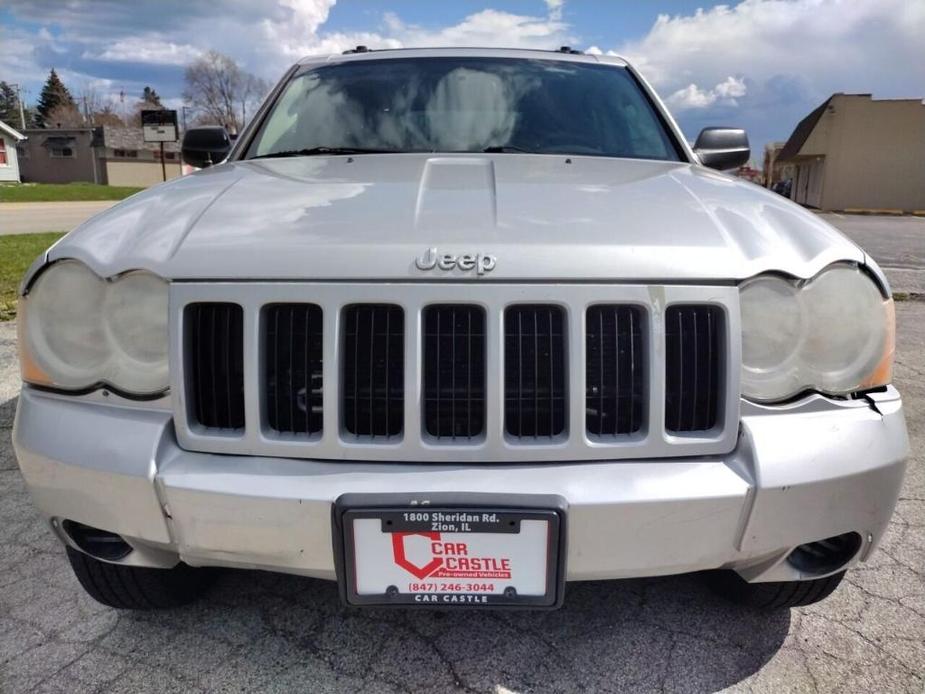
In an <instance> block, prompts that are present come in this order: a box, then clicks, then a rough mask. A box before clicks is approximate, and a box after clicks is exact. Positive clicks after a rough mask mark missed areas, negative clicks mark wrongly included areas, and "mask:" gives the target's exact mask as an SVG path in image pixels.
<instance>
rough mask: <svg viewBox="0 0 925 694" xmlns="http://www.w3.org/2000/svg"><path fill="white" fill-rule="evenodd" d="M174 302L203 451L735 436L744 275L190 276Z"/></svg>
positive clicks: (174, 364) (432, 453)
mask: <svg viewBox="0 0 925 694" xmlns="http://www.w3.org/2000/svg"><path fill="white" fill-rule="evenodd" d="M203 305H211V306H213V307H214V308H210V309H207V310H205V311H203V310H202V308H201V306H203ZM171 312H172V316H173V317H172V318H171V378H172V379H173V380H172V389H171V392H172V393H173V398H174V411H175V423H176V433H177V439H178V442H179V443H180V445H181V446H182V447H184V448H186V449H189V450H199V451H209V452H216V453H227V454H244V455H269V456H281V457H290V458H312V459H320V460H331V461H340V460H357V461H369V462H374V461H383V462H385V461H396V462H415V461H427V462H453V463H462V462H471V463H477V462H542V461H548V462H556V461H578V460H613V459H644V458H650V457H660V458H661V457H669V456H708V455H712V454H721V453H727V452H729V451H731V450H732V449H733V448H734V447H735V443H736V438H737V428H738V427H737V420H738V412H739V404H738V403H739V394H738V378H739V374H738V365H739V362H740V356H739V354H740V344H739V339H738V334H739V327H738V293H737V291H736V288H735V287H732V286H728V287H727V286H706V287H690V286H679V285H659V286H641V285H599V284H594V285H592V284H574V285H568V284H556V285H539V284H536V285H532V284H500V283H494V284H492V283H479V284H475V283H466V284H462V283H460V284H453V283H446V284H439V283H437V284H424V283H408V284H401V283H381V284H379V283H367V284H364V283H310V282H253V283H238V284H235V283H228V282H216V283H201V282H174V283H173V284H172V285H171ZM229 317H230V319H231V322H230V323H229V322H228V319H229ZM695 317H696V318H695ZM213 320H214V321H215V326H216V328H215V331H213V329H212V321H213ZM695 320H696V326H695V325H694V322H695ZM223 321H224V323H223ZM229 326H230V327H229ZM678 326H680V327H678ZM222 331H224V332H222ZM229 331H230V332H229ZM223 335H231V336H232V338H231V340H227V339H225V338H223ZM695 351H696V354H694V352H695ZM226 354H227V357H226ZM213 357H214V358H213ZM226 364H227V365H228V368H227V373H226V369H225V365H226ZM213 367H215V374H216V375H215V378H214V379H213V378H212V368H213ZM682 372H683V378H682ZM694 378H696V384H695V382H694V380H693V379H694ZM213 384H215V385H217V386H220V387H218V388H217V389H216V391H215V392H216V397H212V396H211V392H212V385H213ZM229 402H230V404H231V408H230V410H229ZM216 404H220V405H221V407H222V408H223V411H224V414H221V416H219V414H216V412H218V410H217V406H216ZM204 405H205V408H204V407H203V406H204ZM229 411H230V413H231V416H229V414H228V413H229Z"/></svg>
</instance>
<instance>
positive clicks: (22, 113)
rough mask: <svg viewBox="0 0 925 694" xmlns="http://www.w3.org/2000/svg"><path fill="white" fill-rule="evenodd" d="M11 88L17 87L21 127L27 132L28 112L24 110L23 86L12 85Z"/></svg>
mask: <svg viewBox="0 0 925 694" xmlns="http://www.w3.org/2000/svg"><path fill="white" fill-rule="evenodd" d="M10 86H11V87H16V101H17V102H18V103H19V126H20V127H21V128H22V129H23V130H25V129H26V112H25V110H24V109H23V105H22V85H20V84H11V85H10Z"/></svg>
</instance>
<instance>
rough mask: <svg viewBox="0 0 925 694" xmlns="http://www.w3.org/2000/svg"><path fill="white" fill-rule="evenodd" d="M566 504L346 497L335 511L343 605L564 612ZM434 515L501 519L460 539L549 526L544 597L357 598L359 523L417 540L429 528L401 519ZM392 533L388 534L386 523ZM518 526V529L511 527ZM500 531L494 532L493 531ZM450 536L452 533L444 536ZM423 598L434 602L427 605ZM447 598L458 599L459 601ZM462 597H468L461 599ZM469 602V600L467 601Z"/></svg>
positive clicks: (547, 499)
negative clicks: (525, 525) (528, 525)
mask: <svg viewBox="0 0 925 694" xmlns="http://www.w3.org/2000/svg"><path fill="white" fill-rule="evenodd" d="M566 511H567V507H566V503H565V501H564V499H562V498H561V497H559V496H555V495H532V494H516V495H515V494H430V495H414V494H346V495H343V496H341V497H339V498H338V499H337V501H336V502H335V503H334V506H333V518H332V521H333V522H332V531H333V535H334V537H333V541H334V557H335V566H336V573H337V582H338V587H339V591H340V595H341V599H342V601H343V602H344V603H345V604H346V605H348V606H351V607H377V608H379V607H402V608H418V609H420V608H424V609H426V608H436V609H479V608H482V609H485V608H490V609H538V610H544V609H546V610H548V609H556V608H558V607H561V605H562V602H563V600H564V597H565V573H566V572H565V559H566V551H565V549H566V548H565V539H566V516H567V514H566ZM409 512H410V513H415V514H425V515H432V514H434V513H437V512H441V513H445V514H454V513H460V512H462V513H471V514H477V515H481V514H496V516H497V519H498V521H497V522H496V523H493V524H488V525H485V526H482V525H475V526H473V527H471V529H470V530H468V531H466V532H462V531H461V530H460V529H459V528H457V529H456V531H454V534H456V535H465V534H474V533H492V534H494V533H499V534H500V533H502V532H511V533H513V532H518V533H519V532H520V522H521V521H531V520H541V521H546V522H547V523H548V525H547V531H548V532H547V538H546V567H545V571H546V575H545V588H546V592H545V594H543V595H519V594H513V595H512V594H509V593H508V594H486V593H467V592H450V593H446V592H440V591H436V592H429V591H421V592H400V591H398V589H397V588H395V587H394V586H390V588H392V589H393V590H391V591H387V592H385V593H374V594H359V593H358V592H357V573H356V571H357V562H356V554H355V552H356V539H355V535H354V521H355V520H362V519H370V518H372V519H377V520H379V521H380V522H381V523H382V528H381V529H382V532H383V533H387V532H413V533H415V534H418V533H420V532H422V531H425V530H427V529H428V528H425V527H422V526H420V525H419V524H420V523H427V522H429V521H412V522H410V525H407V527H406V525H403V524H402V523H403V521H401V519H400V517H401V516H402V515H403V514H405V513H409ZM387 520H390V521H392V523H390V527H389V529H388V530H387V529H386V521H387ZM510 522H514V523H515V526H511V525H510ZM490 525H494V526H495V527H496V528H497V529H495V530H491V529H489V527H488V526H490ZM502 528H503V530H502ZM444 532H451V531H444ZM420 595H426V596H432V597H429V598H428V599H427V600H424V601H422V599H421V598H419V597H417V596H420ZM444 596H456V598H455V599H453V598H452V597H451V598H444ZM459 596H463V597H462V598H460V597H459ZM466 596H470V597H466Z"/></svg>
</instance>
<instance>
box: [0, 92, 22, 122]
mask: <svg viewBox="0 0 925 694" xmlns="http://www.w3.org/2000/svg"><path fill="white" fill-rule="evenodd" d="M0 120H2V121H3V122H4V123H6V124H7V125H9V126H11V127H14V128H19V127H21V126H22V124H21V123H20V122H19V98H18V97H17V96H16V90H14V89H13V88H12V87H11V86H10V85H8V84H7V83H6V82H0Z"/></svg>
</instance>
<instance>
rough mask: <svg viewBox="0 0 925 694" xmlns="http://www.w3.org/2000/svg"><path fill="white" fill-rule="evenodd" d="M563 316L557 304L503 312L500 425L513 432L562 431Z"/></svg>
mask: <svg viewBox="0 0 925 694" xmlns="http://www.w3.org/2000/svg"><path fill="white" fill-rule="evenodd" d="M564 326H565V316H564V311H563V310H562V308H561V307H559V306H552V305H547V304H522V305H518V306H511V307H509V308H507V309H506V310H505V312H504V388H505V390H504V426H505V431H507V433H508V434H509V435H511V436H515V437H517V438H521V439H522V438H541V437H553V436H558V435H559V434H561V433H562V432H563V431H565V412H566V400H565V399H566V390H565V378H566V373H565V338H564Z"/></svg>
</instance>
